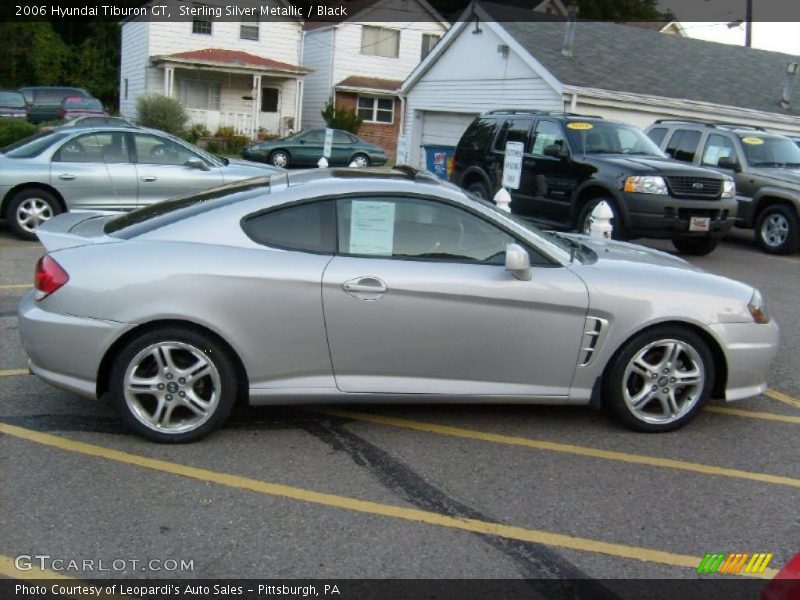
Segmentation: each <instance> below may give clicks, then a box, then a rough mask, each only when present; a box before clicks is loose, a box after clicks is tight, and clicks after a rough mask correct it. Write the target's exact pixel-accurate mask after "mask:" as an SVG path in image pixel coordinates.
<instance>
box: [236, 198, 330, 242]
mask: <svg viewBox="0 0 800 600" xmlns="http://www.w3.org/2000/svg"><path fill="white" fill-rule="evenodd" d="M243 228H244V232H245V233H246V234H247V235H248V236H249V237H250V239H252V240H253V241H254V242H257V243H259V244H264V245H265V246H272V247H274V248H282V249H285V250H298V251H300V252H312V253H315V254H316V253H318V254H333V252H334V248H335V245H336V235H335V228H334V202H333V200H325V201H321V202H309V203H306V204H300V205H297V206H289V207H286V208H279V209H277V210H272V211H269V212H266V213H262V214H259V215H254V216H252V217H250V218H248V219H247V220H246V221H245V223H244V225H243Z"/></svg>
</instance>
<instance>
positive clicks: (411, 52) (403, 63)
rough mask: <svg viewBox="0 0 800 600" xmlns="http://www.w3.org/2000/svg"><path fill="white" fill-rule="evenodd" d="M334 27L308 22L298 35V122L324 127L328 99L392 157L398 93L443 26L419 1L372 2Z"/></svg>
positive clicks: (428, 50)
mask: <svg viewBox="0 0 800 600" xmlns="http://www.w3.org/2000/svg"><path fill="white" fill-rule="evenodd" d="M360 5H361V6H363V7H364V8H362V9H361V10H358V11H356V12H353V13H352V14H349V15H348V18H347V19H345V20H342V21H339V22H336V23H325V22H309V23H306V25H305V31H304V35H303V62H302V65H303V67H306V68H307V69H309V70H310V71H311V72H310V73H309V74H308V75H307V76H306V80H305V92H304V96H303V123H304V126H305V127H306V128H309V127H324V126H325V122H324V120H323V118H322V114H321V113H322V110H323V109H324V108H325V104H326V103H327V102H328V99H332V100H333V102H334V103H335V105H336V106H337V107H342V106H346V107H349V108H352V109H353V110H356V111H357V112H358V114H359V115H360V116H361V117H362V118H363V119H364V124H363V125H362V127H361V129H360V130H359V135H360V136H362V137H363V138H365V139H367V140H369V141H372V142H374V143H376V144H379V145H381V146H382V147H383V148H384V149H385V150H386V151H387V153H389V154H390V155H392V156H393V155H394V150H395V145H396V143H397V134H398V132H399V127H400V118H401V114H402V111H401V110H400V108H401V107H400V102H399V89H400V85H401V84H402V83H403V80H404V79H405V78H406V76H408V74H409V73H410V72H411V71H412V70H413V69H414V67H416V66H417V65H418V64H419V62H420V61H421V60H422V59H423V58H425V57H426V56H427V55H428V53H429V52H430V51H431V50H432V49H433V47H434V46H435V45H436V43H437V42H438V41H439V39H440V38H441V37H442V35H444V33H445V32H446V31H447V29H448V27H449V24H448V23H447V21H445V20H444V19H443V18H442V17H441V16H440V15H439V14H438V13H437V12H436V10H435V9H433V8H432V7H431V6H430V5H429V4H428V3H427V2H426V1H425V0H377V1H375V2H362V3H360Z"/></svg>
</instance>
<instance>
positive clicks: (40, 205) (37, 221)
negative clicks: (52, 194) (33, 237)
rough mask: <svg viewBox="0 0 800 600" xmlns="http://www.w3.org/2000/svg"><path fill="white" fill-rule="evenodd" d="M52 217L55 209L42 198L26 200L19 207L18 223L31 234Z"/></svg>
mask: <svg viewBox="0 0 800 600" xmlns="http://www.w3.org/2000/svg"><path fill="white" fill-rule="evenodd" d="M52 216H53V208H52V207H51V206H50V204H49V203H48V202H47V201H46V200H43V199H42V198H35V197H34V198H26V199H25V200H23V201H22V203H21V204H20V205H19V206H18V207H17V223H19V226H20V227H21V228H22V229H24V230H25V231H28V232H30V233H33V232H34V231H35V230H36V228H37V227H38V226H39V225H41V224H42V223H44V222H45V221H47V220H48V219H50V218H52Z"/></svg>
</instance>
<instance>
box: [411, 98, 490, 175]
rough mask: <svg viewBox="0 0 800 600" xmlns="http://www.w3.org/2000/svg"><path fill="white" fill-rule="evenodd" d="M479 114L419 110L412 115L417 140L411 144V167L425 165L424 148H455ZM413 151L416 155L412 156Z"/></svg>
mask: <svg viewBox="0 0 800 600" xmlns="http://www.w3.org/2000/svg"><path fill="white" fill-rule="evenodd" d="M478 114H479V113H477V112H475V113H455V112H440V111H432V110H420V111H417V112H416V113H415V115H414V119H415V120H416V121H417V123H415V126H414V132H415V133H416V134H417V136H418V138H419V139H417V140H412V142H411V156H410V157H409V162H411V164H412V165H424V164H425V146H455V145H456V144H458V140H460V139H461V135H462V134H463V133H464V131H466V129H467V127H469V124H470V123H472V121H473V119H475V117H477V116H478ZM414 150H416V151H417V152H418V155H417V156H415V155H414Z"/></svg>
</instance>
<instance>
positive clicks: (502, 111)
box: [483, 108, 603, 119]
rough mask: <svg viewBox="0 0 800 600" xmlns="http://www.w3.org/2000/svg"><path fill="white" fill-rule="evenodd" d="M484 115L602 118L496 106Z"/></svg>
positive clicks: (563, 112) (559, 111)
mask: <svg viewBox="0 0 800 600" xmlns="http://www.w3.org/2000/svg"><path fill="white" fill-rule="evenodd" d="M483 114H485V115H541V116H546V117H581V118H584V119H602V118H603V117H601V116H600V115H585V114H581V113H573V112H566V111H563V110H538V109H533V108H529V109H525V108H498V109H495V110H490V111H487V112H485V113H483Z"/></svg>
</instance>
